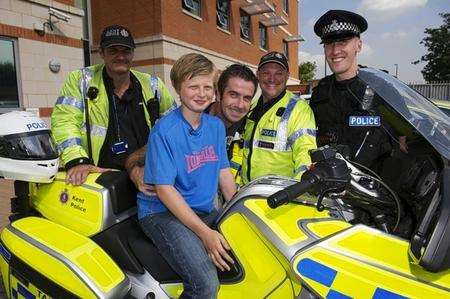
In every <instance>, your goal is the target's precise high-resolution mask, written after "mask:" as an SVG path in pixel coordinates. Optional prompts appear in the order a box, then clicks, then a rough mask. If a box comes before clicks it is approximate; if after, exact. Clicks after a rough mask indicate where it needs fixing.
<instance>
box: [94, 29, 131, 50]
mask: <svg viewBox="0 0 450 299" xmlns="http://www.w3.org/2000/svg"><path fill="white" fill-rule="evenodd" d="M110 46H124V47H128V48H131V49H134V48H136V46H135V44H134V39H133V36H132V35H131V32H130V30H128V28H126V27H124V26H120V25H112V26H109V27H106V28H105V29H103V32H102V35H101V37H100V47H101V48H102V49H106V48H108V47H110Z"/></svg>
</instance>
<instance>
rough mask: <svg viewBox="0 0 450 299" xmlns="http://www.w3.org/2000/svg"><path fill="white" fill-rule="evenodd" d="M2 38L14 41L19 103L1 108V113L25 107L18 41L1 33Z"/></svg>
mask: <svg viewBox="0 0 450 299" xmlns="http://www.w3.org/2000/svg"><path fill="white" fill-rule="evenodd" d="M0 40H6V41H10V42H12V46H13V57H14V67H15V70H16V86H17V103H18V107H8V108H1V107H0V113H6V112H10V111H15V110H22V108H23V98H22V97H23V96H22V92H21V91H22V80H21V77H20V62H19V49H18V41H17V39H15V38H11V37H8V36H3V35H0Z"/></svg>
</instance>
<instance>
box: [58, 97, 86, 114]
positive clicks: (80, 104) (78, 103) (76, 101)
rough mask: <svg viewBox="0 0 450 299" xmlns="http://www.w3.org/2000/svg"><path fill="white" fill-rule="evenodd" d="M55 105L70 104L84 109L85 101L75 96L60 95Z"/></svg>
mask: <svg viewBox="0 0 450 299" xmlns="http://www.w3.org/2000/svg"><path fill="white" fill-rule="evenodd" d="M55 105H68V106H72V107H75V108H77V109H79V110H81V111H84V102H83V101H82V100H80V99H77V98H74V97H67V96H60V97H58V99H56V104H55Z"/></svg>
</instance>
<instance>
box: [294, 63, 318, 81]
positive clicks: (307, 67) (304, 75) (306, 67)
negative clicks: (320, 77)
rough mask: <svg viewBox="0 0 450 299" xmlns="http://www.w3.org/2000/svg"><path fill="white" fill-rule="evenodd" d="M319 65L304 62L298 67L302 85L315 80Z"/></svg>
mask: <svg viewBox="0 0 450 299" xmlns="http://www.w3.org/2000/svg"><path fill="white" fill-rule="evenodd" d="M316 69H317V65H316V63H315V62H310V61H307V62H303V63H300V65H299V66H298V78H299V79H300V82H301V83H307V82H308V81H310V80H312V79H314V76H315V75H316Z"/></svg>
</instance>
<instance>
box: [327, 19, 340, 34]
mask: <svg viewBox="0 0 450 299" xmlns="http://www.w3.org/2000/svg"><path fill="white" fill-rule="evenodd" d="M329 30H330V32H331V31H337V30H339V24H338V21H336V20H333V21H331V25H330V29H329Z"/></svg>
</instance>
